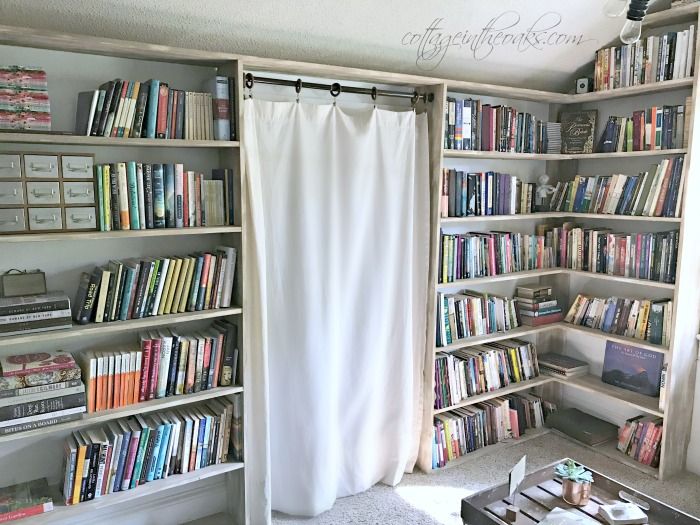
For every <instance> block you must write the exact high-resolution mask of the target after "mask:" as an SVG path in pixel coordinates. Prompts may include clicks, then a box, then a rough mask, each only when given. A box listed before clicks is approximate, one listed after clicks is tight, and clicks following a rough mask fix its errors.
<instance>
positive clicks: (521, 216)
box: [0, 211, 682, 239]
mask: <svg viewBox="0 0 700 525" xmlns="http://www.w3.org/2000/svg"><path fill="white" fill-rule="evenodd" d="M568 218H572V219H595V220H602V221H633V222H655V223H656V222H669V223H680V222H681V220H682V219H681V218H680V217H646V216H641V215H612V214H606V213H576V212H564V211H546V212H536V213H518V214H515V215H478V216H477V215H475V216H470V217H441V218H440V224H442V225H444V226H452V225H459V224H471V223H479V222H499V221H508V222H510V221H537V220H542V219H568ZM0 239H1V238H0Z"/></svg>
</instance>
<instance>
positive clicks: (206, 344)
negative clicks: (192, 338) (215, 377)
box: [200, 337, 211, 390]
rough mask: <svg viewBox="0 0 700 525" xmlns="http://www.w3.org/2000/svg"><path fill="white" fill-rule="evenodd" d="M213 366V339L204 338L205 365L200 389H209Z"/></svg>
mask: <svg viewBox="0 0 700 525" xmlns="http://www.w3.org/2000/svg"><path fill="white" fill-rule="evenodd" d="M210 366H211V338H210V337H205V338H204V363H203V364H202V370H203V373H202V385H200V388H201V389H202V390H207V389H208V388H209V368H210Z"/></svg>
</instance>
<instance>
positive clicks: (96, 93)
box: [85, 90, 100, 137]
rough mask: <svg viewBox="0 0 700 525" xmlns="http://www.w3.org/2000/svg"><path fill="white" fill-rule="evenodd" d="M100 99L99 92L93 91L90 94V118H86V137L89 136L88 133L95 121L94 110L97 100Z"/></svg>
mask: <svg viewBox="0 0 700 525" xmlns="http://www.w3.org/2000/svg"><path fill="white" fill-rule="evenodd" d="M99 98H100V91H99V90H95V91H93V93H92V101H91V102H90V117H89V118H88V123H87V132H86V133H85V135H86V136H88V137H89V136H90V131H91V130H92V123H93V121H94V120H95V110H96V109H97V100H98V99H99Z"/></svg>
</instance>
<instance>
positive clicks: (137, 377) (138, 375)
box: [131, 350, 142, 403]
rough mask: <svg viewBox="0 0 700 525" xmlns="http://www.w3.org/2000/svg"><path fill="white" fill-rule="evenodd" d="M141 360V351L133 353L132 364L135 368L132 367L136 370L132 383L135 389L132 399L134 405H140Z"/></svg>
mask: <svg viewBox="0 0 700 525" xmlns="http://www.w3.org/2000/svg"><path fill="white" fill-rule="evenodd" d="M141 358H142V354H141V351H140V350H135V351H133V352H131V362H132V363H134V366H133V367H132V368H133V369H134V371H133V372H132V373H133V381H132V383H131V388H132V389H133V391H132V398H131V402H132V403H138V402H139V386H140V385H141V366H142V365H141Z"/></svg>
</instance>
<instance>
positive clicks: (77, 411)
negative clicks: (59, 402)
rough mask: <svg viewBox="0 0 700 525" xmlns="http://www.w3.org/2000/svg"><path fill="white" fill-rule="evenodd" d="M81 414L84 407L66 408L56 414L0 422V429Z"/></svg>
mask: <svg viewBox="0 0 700 525" xmlns="http://www.w3.org/2000/svg"><path fill="white" fill-rule="evenodd" d="M82 412H85V407H84V406H80V407H75V408H66V409H65V410H57V411H56V412H47V413H46V414H38V415H35V416H27V417H18V418H16V419H8V420H7V421H0V428H5V427H13V426H15V425H23V424H25V423H35V422H37V421H43V420H45V419H53V418H58V417H61V416H70V415H72V414H80V413H82ZM0 434H2V432H0Z"/></svg>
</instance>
